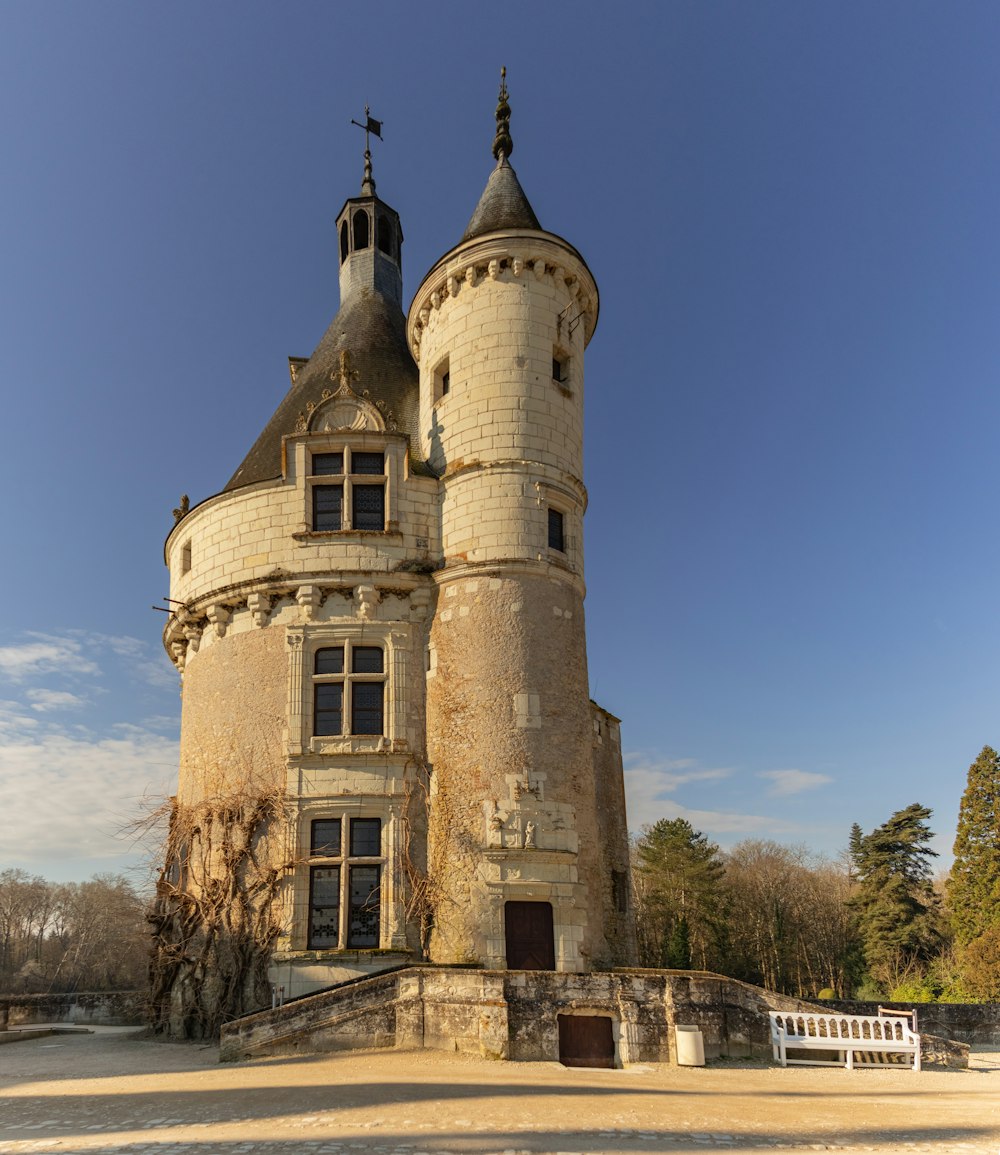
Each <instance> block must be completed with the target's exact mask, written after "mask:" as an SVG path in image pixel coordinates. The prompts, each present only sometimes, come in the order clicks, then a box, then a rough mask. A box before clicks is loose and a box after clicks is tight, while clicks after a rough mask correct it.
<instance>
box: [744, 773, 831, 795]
mask: <svg viewBox="0 0 1000 1155" xmlns="http://www.w3.org/2000/svg"><path fill="white" fill-rule="evenodd" d="M757 777H758V778H766V779H767V781H768V782H770V783H771V788H770V790H768V794H769V795H770V796H771V797H772V798H788V797H790V796H791V795H793V794H802V793H803V792H804V791H806V790H817V789H819V787H820V786H828V785H829V784H830V783H831V782H832V781H833V779H832V778H831V777H830V776H829V775H827V774H814V773H812V772H811V771H809V770H763V771H761V773H759V774H758V775H757Z"/></svg>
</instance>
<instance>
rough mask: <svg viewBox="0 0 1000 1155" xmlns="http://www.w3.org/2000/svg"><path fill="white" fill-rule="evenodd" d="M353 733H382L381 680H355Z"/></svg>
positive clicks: (352, 702) (352, 699) (352, 689)
mask: <svg viewBox="0 0 1000 1155" xmlns="http://www.w3.org/2000/svg"><path fill="white" fill-rule="evenodd" d="M351 733H352V734H381V733H382V683H381V682H355V683H354V685H353V686H352V688H351Z"/></svg>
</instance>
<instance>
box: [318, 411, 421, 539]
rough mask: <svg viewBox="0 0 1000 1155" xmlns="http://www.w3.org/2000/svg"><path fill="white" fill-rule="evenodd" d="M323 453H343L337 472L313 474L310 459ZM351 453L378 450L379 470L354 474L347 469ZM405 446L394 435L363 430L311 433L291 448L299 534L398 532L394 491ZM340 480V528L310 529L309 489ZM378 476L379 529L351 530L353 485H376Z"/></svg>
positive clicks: (338, 534) (401, 475)
mask: <svg viewBox="0 0 1000 1155" xmlns="http://www.w3.org/2000/svg"><path fill="white" fill-rule="evenodd" d="M324 453H343V454H344V469H345V472H344V473H341V474H314V473H313V472H312V459H313V457H314V456H316V455H321V454H324ZM352 453H381V454H382V456H383V459H384V466H383V468H384V472H383V473H380V474H379V473H356V474H352V473H350V472H349V471H348V463H349V461H350V458H351V454H352ZM404 453H405V449H404V446H403V445H402V443H401V441H400V439H399V438H398V437H387V436H384V435H382V434H379V433H374V432H372V431H370V430H366V431H364V432H362V433H355V434H352V433H349V432H346V431H345V432H340V433H336V434H312V435H311V436H309V437H308V438H306V439H304V440H303V441H302V442H300V443H299V445H297V446H296V449H295V465H296V474H297V476H298V477H299V478H301V482H300V488H301V489H302V499H303V500H302V531H301V532H302V533H305V534H307V535H309V536H310V537H333V536H341V537H344V536H347V535H359V534H363V535H367V534H380V535H385V534H389V533H398V532H399V509H398V506H399V501H398V494H399V492H400V487H401V484H402V478H403V476H404V469H405V463H404ZM336 477H339V478H341V479H342V485H343V496H342V498H341V517H340V525H341V528H340V529H314V528H313V502H314V498H313V491H314V490H315V489H316V487H317V486H322V485H330V484H331V479H332V478H336ZM379 479H381V483H382V490H383V495H384V497H383V506H384V517H383V521H382V528H381V529H355V528H354V527H353V525H352V524H351V509H352V500H351V496H352V492H353V486H354V485H356V484H360V485H372V484H376V483H377V481H378V480H379Z"/></svg>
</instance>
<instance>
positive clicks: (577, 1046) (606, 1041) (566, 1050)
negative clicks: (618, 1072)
mask: <svg viewBox="0 0 1000 1155" xmlns="http://www.w3.org/2000/svg"><path fill="white" fill-rule="evenodd" d="M559 1062H560V1063H562V1065H563V1066H564V1067H613V1066H614V1065H615V1036H614V1032H613V1030H612V1029H611V1019H610V1018H608V1016H607V1015H560V1016H559Z"/></svg>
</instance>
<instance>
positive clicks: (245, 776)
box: [179, 629, 288, 802]
mask: <svg viewBox="0 0 1000 1155" xmlns="http://www.w3.org/2000/svg"><path fill="white" fill-rule="evenodd" d="M284 633H285V631H284V630H279V629H258V630H253V631H251V632H247V633H242V634H236V635H232V634H231V635H229V636H227V637H225V638H222V639H220V640H219V641H218V642H217V643H216V644H215V645H213V646H212V647H211V648H209V649H206V650H204V651H203V652H202V653H199V654H197V655H195V656H194V657H193V658H190V659H189V660H188V663H187V667H186V669H185V674H184V711H183V714H182V720H181V763H180V764H181V769H180V790H179V798H180V800H181V801H182V802H194V801H197V800H198V799H199V798H200V797H203V796H205V795H209V796H211V795H213V794H215V795H225V794H227V793H229V792H230V791H243V790H246V789H248V788H251V787H254V788H258V789H261V790H265V791H267V790H274V789H279V790H283V789H284V785H285V759H284V734H285V713H286V702H287V696H288V692H287V685H288V675H287V667H288V659H287V656H286V653H285V650H286V646H285V639H284Z"/></svg>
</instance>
